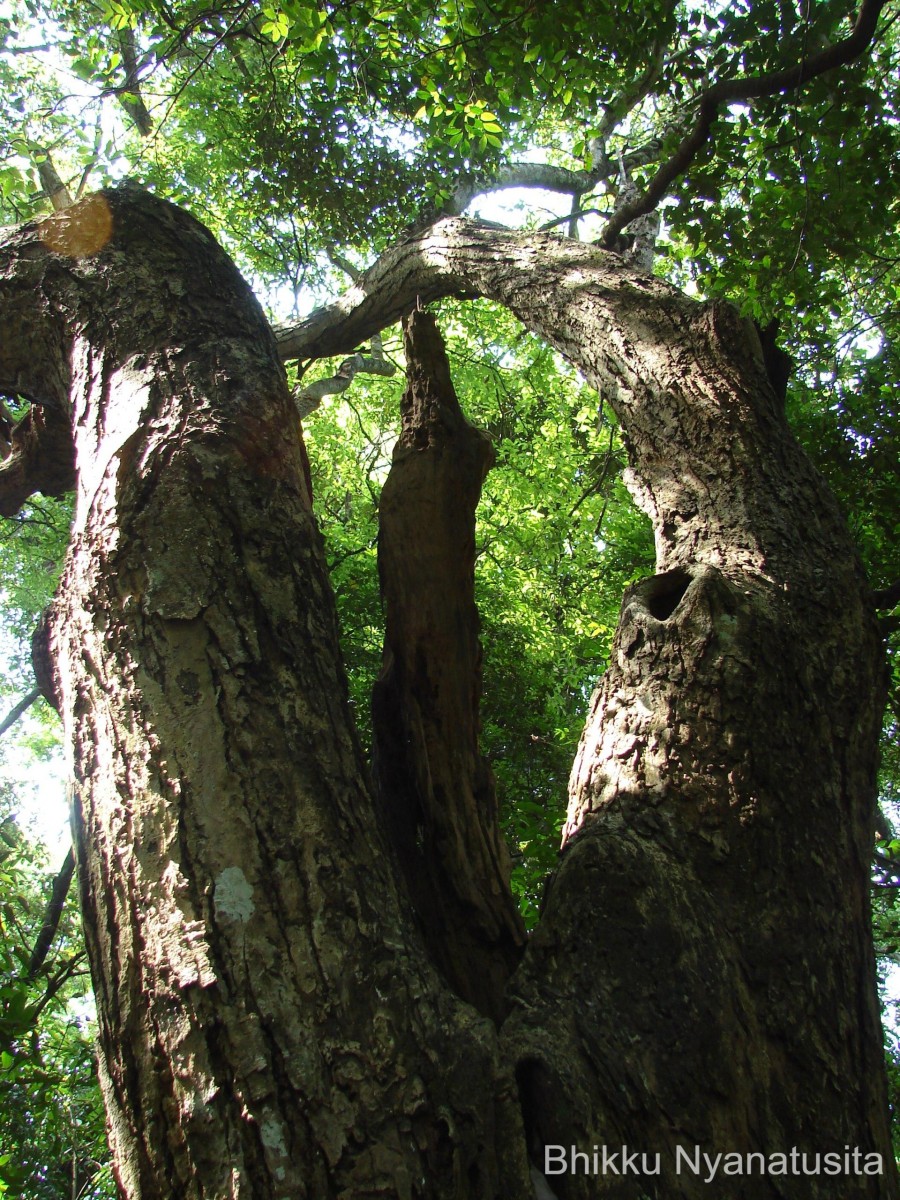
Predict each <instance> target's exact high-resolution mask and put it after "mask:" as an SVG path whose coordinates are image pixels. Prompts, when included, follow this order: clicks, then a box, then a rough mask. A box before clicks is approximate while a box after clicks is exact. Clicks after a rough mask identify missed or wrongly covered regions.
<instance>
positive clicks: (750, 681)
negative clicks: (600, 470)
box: [282, 221, 897, 1200]
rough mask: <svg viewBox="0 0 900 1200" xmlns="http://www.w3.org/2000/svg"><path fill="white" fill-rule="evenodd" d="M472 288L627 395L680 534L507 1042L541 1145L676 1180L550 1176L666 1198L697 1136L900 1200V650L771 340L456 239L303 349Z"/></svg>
mask: <svg viewBox="0 0 900 1200" xmlns="http://www.w3.org/2000/svg"><path fill="white" fill-rule="evenodd" d="M453 292H462V293H467V294H470V295H471V294H476V295H484V296H488V297H490V298H492V299H494V300H499V301H501V302H503V303H505V304H507V305H508V306H509V307H510V308H511V309H512V310H513V311H514V312H515V313H516V314H517V315H518V316H519V317H520V319H521V320H522V321H523V322H524V323H525V324H526V325H528V327H529V328H531V329H533V330H536V331H537V332H539V333H541V334H543V335H544V336H545V337H546V338H547V339H548V340H549V341H550V342H551V343H552V344H554V345H555V346H557V348H558V349H560V350H561V351H562V352H563V353H564V354H565V355H566V356H567V357H568V358H569V359H570V360H571V361H572V362H574V363H576V364H577V365H578V366H579V367H580V369H581V370H582V371H583V372H584V374H585V375H586V377H587V378H588V379H589V380H590V381H592V382H593V383H594V384H595V385H596V386H597V388H598V390H600V391H601V393H602V394H603V395H604V396H605V397H606V398H607V399H608V400H609V402H610V403H611V404H612V405H613V407H614V408H615V411H616V412H617V414H618V416H619V418H620V421H621V423H622V427H623V431H624V434H625V437H626V439H627V444H628V448H629V454H630V458H631V462H632V466H633V469H632V471H631V474H630V484H631V487H632V490H633V491H634V493H635V495H636V498H637V500H638V502H639V503H640V504H641V506H642V507H643V508H644V510H645V511H646V512H647V513H648V514H649V515H650V517H651V519H652V521H653V524H654V529H655V534H656V544H657V560H658V570H659V574H658V575H657V576H656V577H655V578H654V579H652V580H648V581H646V582H645V583H643V584H641V585H639V586H637V587H636V588H635V589H633V590H632V591H631V592H630V593H629V595H628V596H627V597H626V600H625V604H624V606H623V611H622V618H621V622H620V628H619V631H618V634H617V637H616V642H615V647H614V654H613V660H612V665H611V668H610V671H609V673H608V675H607V677H606V679H605V680H604V683H603V685H602V687H601V688H600V690H599V691H598V693H597V695H596V696H595V697H594V699H593V701H592V705H591V713H590V716H589V719H588V724H587V728H586V730H585V735H584V739H583V742H582V746H581V749H580V751H579V756H578V760H577V762H576V764H575V768H574V770H573V775H572V783H571V804H570V812H569V820H568V825H567V832H566V841H565V843H564V848H563V853H562V857H561V863H560V867H559V871H558V874H557V877H556V879H555V881H554V883H553V886H552V887H551V889H550V892H549V896H548V898H547V901H546V905H545V911H544V914H543V919H542V921H541V924H540V927H539V929H538V930H537V932H536V933H535V935H534V936H533V938H532V939H531V941H530V943H529V947H528V951H527V953H526V956H525V959H524V962H523V965H522V967H521V968H520V970H519V972H518V974H517V976H516V977H515V979H514V982H513V989H512V990H513V993H514V1000H516V1001H518V1003H517V1007H516V1010H515V1012H514V1013H513V1015H512V1016H511V1017H510V1019H509V1020H508V1021H507V1022H506V1024H505V1026H504V1030H503V1036H504V1045H505V1047H506V1050H507V1053H508V1054H509V1055H510V1056H511V1057H513V1058H514V1059H515V1060H516V1061H517V1063H518V1073H519V1080H520V1087H521V1091H522V1097H523V1104H524V1106H525V1111H526V1119H527V1123H528V1125H529V1137H530V1147H531V1150H532V1153H533V1154H534V1155H536V1156H538V1157H539V1156H540V1154H541V1152H542V1147H544V1146H546V1145H548V1144H549V1145H564V1146H566V1147H569V1146H571V1145H575V1146H577V1147H578V1148H579V1149H587V1150H590V1149H591V1147H592V1146H594V1145H601V1146H602V1145H604V1144H605V1145H611V1146H615V1147H619V1146H621V1145H623V1144H627V1145H629V1146H631V1147H632V1148H635V1147H636V1148H638V1149H640V1150H642V1151H644V1150H646V1151H647V1152H648V1153H650V1154H651V1155H652V1154H654V1153H659V1154H660V1156H661V1175H660V1177H659V1178H656V1179H652V1178H645V1179H636V1178H624V1177H623V1178H620V1179H619V1180H618V1181H616V1180H613V1179H610V1178H607V1179H605V1181H604V1180H600V1181H599V1182H598V1180H597V1179H596V1178H594V1177H593V1176H590V1177H584V1176H559V1177H555V1178H554V1180H553V1186H554V1190H555V1191H556V1192H557V1193H558V1195H559V1196H560V1197H576V1196H577V1197H581V1196H593V1195H596V1194H598V1189H599V1193H600V1194H606V1193H605V1192H604V1191H603V1188H604V1187H606V1188H608V1191H609V1194H611V1195H621V1196H629V1197H630V1196H634V1197H637V1196H639V1195H641V1194H649V1195H654V1196H656V1195H658V1196H660V1197H663V1196H664V1197H666V1198H667V1200H670V1198H672V1197H693V1196H698V1197H699V1196H701V1195H708V1188H709V1184H708V1183H706V1182H705V1181H704V1180H703V1179H697V1178H695V1177H692V1176H690V1175H689V1174H687V1173H685V1172H682V1174H681V1175H677V1174H676V1173H675V1147H676V1146H677V1145H679V1144H683V1145H685V1146H688V1147H691V1146H694V1145H699V1146H701V1147H703V1148H705V1149H707V1150H708V1151H709V1152H710V1153H711V1154H713V1155H715V1154H716V1153H718V1152H720V1151H721V1152H728V1151H737V1152H746V1151H748V1150H759V1151H763V1152H766V1153H773V1152H776V1151H785V1152H787V1151H789V1150H790V1149H791V1148H793V1147H798V1148H800V1149H803V1150H810V1151H815V1150H820V1151H821V1152H823V1153H824V1152H839V1153H842V1152H843V1150H844V1147H846V1146H849V1147H851V1149H853V1148H858V1149H859V1150H860V1151H861V1152H862V1153H866V1152H876V1153H879V1154H881V1155H882V1160H883V1165H884V1171H885V1174H884V1175H883V1176H879V1177H869V1176H862V1175H857V1174H852V1173H851V1174H849V1175H848V1174H845V1173H843V1172H841V1173H840V1175H839V1176H838V1177H831V1176H825V1175H823V1174H820V1175H818V1176H816V1177H792V1176H788V1177H775V1176H767V1177H765V1178H757V1179H755V1180H753V1181H752V1184H748V1185H747V1186H748V1188H749V1189H752V1190H748V1191H747V1193H746V1194H747V1195H750V1194H752V1195H753V1196H754V1197H760V1198H764V1197H769V1196H771V1197H773V1198H774V1197H776V1196H778V1197H784V1196H792V1197H793V1196H796V1197H826V1196H827V1197H842V1198H844V1197H849V1196H871V1197H875V1196H880V1197H884V1196H895V1195H896V1194H897V1191H896V1179H895V1175H894V1167H893V1160H892V1154H891V1147H890V1139H889V1134H888V1124H887V1109H886V1103H885V1097H884V1086H883V1076H882V1067H881V1057H882V1051H881V1040H880V1030H879V1024H878V1011H877V1002H876V994H875V978H874V963H873V953H872V946H871V936H870V930H869V900H868V865H869V859H870V851H871V846H872V828H873V820H874V811H875V809H874V797H875V776H874V769H875V762H876V755H877V750H876V746H877V734H878V728H879V724H880V718H881V712H882V708H883V687H884V677H883V672H884V668H883V648H882V645H881V642H880V638H879V636H878V630H877V627H876V624H875V620H874V612H873V608H872V603H871V594H870V592H869V589H868V587H867V584H866V581H865V579H864V578H863V573H862V571H861V568H860V566H859V562H858V559H857V556H856V553H855V550H854V547H853V545H852V542H851V539H850V536H849V534H848V532H847V530H846V527H845V525H844V522H843V520H842V518H841V516H840V514H839V512H838V511H837V508H836V505H835V503H834V500H833V498H832V497H831V496H830V494H829V493H828V490H827V488H826V487H825V485H824V483H823V481H822V480H821V479H820V478H819V477H818V476H817V475H816V473H815V471H814V470H813V469H812V467H811V465H810V463H809V461H808V459H807V458H806V457H805V455H804V454H803V453H802V451H801V450H800V448H799V446H798V445H797V443H796V441H795V440H794V438H793V437H792V435H791V433H790V430H789V428H788V426H787V423H786V421H785V417H784V413H783V410H782V407H781V404H780V401H779V398H778V397H777V396H776V395H775V393H774V391H773V390H772V387H771V385H770V382H769V379H768V376H767V373H766V367H765V362H764V359H763V355H762V352H761V347H760V343H759V338H758V335H757V334H756V331H755V330H754V329H753V328H752V326H751V325H750V323H749V322H744V321H742V320H740V319H739V318H738V316H737V314H736V313H735V312H734V311H733V310H732V309H730V308H729V307H728V306H727V305H722V304H706V305H702V304H698V303H696V302H693V301H691V300H689V299H687V298H686V297H683V296H681V295H680V294H678V293H677V292H675V291H674V290H673V289H671V288H669V287H667V286H666V285H664V284H662V283H660V282H658V281H654V280H649V279H636V278H634V277H632V276H630V275H629V273H628V272H627V270H625V269H624V268H623V267H622V266H621V265H619V264H618V263H616V261H615V260H614V259H613V258H612V256H610V255H606V254H603V253H602V252H600V251H598V250H596V249H595V248H592V247H585V246H581V245H574V244H572V243H571V242H563V241H558V240H556V239H553V238H550V237H544V238H541V237H534V236H525V235H517V234H511V233H508V232H502V231H500V230H498V229H495V228H491V227H488V226H484V225H480V224H476V223H472V222H459V221H446V222H442V223H441V224H440V225H439V226H438V227H436V228H435V229H434V230H433V231H432V232H431V234H429V235H428V236H425V237H420V238H418V239H411V240H409V241H408V242H407V243H405V244H404V245H403V246H400V247H398V248H397V249H396V250H394V251H392V252H391V253H389V254H388V255H386V256H384V258H383V259H382V260H380V262H379V263H378V264H377V265H376V267H375V268H374V269H373V270H372V271H370V272H369V273H368V275H367V276H365V277H363V279H361V280H360V281H359V284H358V286H357V288H356V289H354V292H353V294H352V295H350V296H348V297H347V298H346V299H345V301H344V302H343V303H342V304H340V305H337V306H334V307H333V308H332V309H330V310H323V311H321V312H319V313H317V314H313V316H312V317H311V318H310V319H309V320H308V321H307V322H305V323H304V324H303V325H301V326H299V327H296V328H295V329H293V330H291V331H285V332H284V334H283V337H282V350H283V352H288V351H293V350H294V349H296V347H297V346H298V345H299V346H303V347H304V348H303V351H302V352H303V353H305V354H309V353H310V346H311V345H315V346H325V345H328V346H329V347H331V345H332V344H334V345H335V346H336V347H337V348H338V349H339V348H340V347H341V343H342V341H343V338H344V337H345V335H346V334H347V331H348V330H352V333H350V334H349V336H350V337H351V338H352V339H357V340H358V339H360V338H362V337H364V336H366V335H367V333H368V332H371V329H370V322H372V321H373V320H376V322H377V318H376V314H377V313H379V312H380V318H381V319H390V318H391V316H392V315H393V314H392V311H391V310H392V308H393V306H394V305H400V304H402V303H404V302H406V301H407V300H408V299H409V298H410V296H414V295H417V294H418V295H420V296H422V297H423V298H434V297H436V296H438V295H441V294H447V293H453ZM330 352H334V350H331V349H330Z"/></svg>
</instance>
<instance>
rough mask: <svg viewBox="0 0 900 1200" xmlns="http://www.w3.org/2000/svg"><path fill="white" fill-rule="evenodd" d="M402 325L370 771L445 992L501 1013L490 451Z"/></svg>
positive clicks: (382, 525) (436, 363)
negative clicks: (485, 696) (489, 587)
mask: <svg viewBox="0 0 900 1200" xmlns="http://www.w3.org/2000/svg"><path fill="white" fill-rule="evenodd" d="M404 335H405V336H404V342H405V347H406V358H407V364H408V365H407V388H406V391H405V393H404V395H403V399H402V400H401V405H400V407H401V416H402V428H401V431H400V437H399V439H398V441H397V444H396V447H395V448H394V461H393V465H392V467H391V472H390V475H389V476H388V478H387V480H386V482H385V485H384V488H383V489H382V493H381V503H380V506H379V526H378V571H379V576H380V579H381V593H382V598H383V601H384V605H385V645H384V664H383V667H382V671H381V674H380V676H379V678H378V680H377V681H376V684H375V688H374V691H373V694H372V720H373V733H374V738H375V753H374V763H373V765H374V774H375V783H376V788H377V792H378V795H379V799H380V802H381V809H382V813H383V823H384V826H385V828H386V830H387V832H388V836H389V838H390V841H391V843H392V845H393V847H394V849H395V851H396V853H397V856H398V859H399V861H400V865H401V869H402V872H403V877H404V879H405V880H406V884H407V888H408V889H409V893H410V896H411V898H412V901H413V905H414V907H415V910H416V913H417V916H418V919H419V922H420V925H421V927H422V929H423V932H424V936H425V940H426V944H427V946H428V949H429V953H430V954H431V956H432V958H433V960H434V962H435V963H436V964H437V965H438V967H439V969H440V970H441V972H442V974H443V975H444V977H445V979H447V980H448V982H449V983H450V985H451V986H452V987H453V989H454V991H456V992H457V994H458V995H460V996H462V997H463V998H464V999H466V1000H468V1001H470V1003H472V1004H474V1005H475V1007H476V1008H477V1009H478V1010H479V1011H480V1012H483V1013H485V1014H486V1015H488V1016H491V1017H493V1018H494V1020H495V1021H497V1022H498V1023H499V1021H500V1020H501V1018H502V1017H503V1016H504V1015H505V1011H506V1005H505V996H504V991H505V987H506V983H507V981H508V979H509V976H510V975H511V974H512V971H513V969H514V968H515V967H516V965H517V964H518V962H519V959H520V958H521V952H522V947H523V945H524V942H525V931H524V927H523V925H522V918H521V916H520V915H519V912H518V909H517V908H516V904H515V901H514V899H513V896H512V893H511V892H510V888H509V871H510V863H509V857H508V854H507V851H506V847H505V845H504V843H503V838H502V836H501V834H500V829H499V825H498V823H497V799H496V794H495V788H494V779H493V775H492V772H491V768H490V764H489V763H488V761H487V759H485V758H484V757H483V756H482V754H481V752H480V750H479V748H478V734H479V721H478V709H479V700H480V696H481V642H480V641H479V637H478V630H479V621H478V610H477V609H476V607H475V508H476V506H477V504H478V498H479V496H480V495H481V485H482V483H483V482H484V478H485V475H486V474H487V472H488V471H489V469H490V468H491V467H492V466H493V463H494V450H493V447H492V446H491V441H490V438H489V437H488V436H487V434H485V433H482V432H481V431H479V430H477V429H475V428H474V427H473V426H472V425H470V424H469V423H468V422H467V421H466V419H465V417H464V416H463V414H462V411H461V409H460V407H459V401H458V400H457V398H456V393H455V391H454V389H453V383H452V381H451V379H450V368H449V364H448V362H447V355H446V353H445V350H444V344H443V341H442V339H441V335H440V333H439V332H438V329H437V325H436V324H435V321H434V318H433V317H432V316H431V315H430V314H429V313H426V312H421V311H419V310H415V311H413V313H412V315H411V316H410V317H409V318H408V320H407V321H405V322H404Z"/></svg>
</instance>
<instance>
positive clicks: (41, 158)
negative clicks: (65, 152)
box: [35, 148, 72, 212]
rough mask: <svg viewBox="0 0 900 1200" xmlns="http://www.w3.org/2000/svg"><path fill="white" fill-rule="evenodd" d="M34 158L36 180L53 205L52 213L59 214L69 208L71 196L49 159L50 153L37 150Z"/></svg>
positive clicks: (51, 160)
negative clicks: (38, 180)
mask: <svg viewBox="0 0 900 1200" xmlns="http://www.w3.org/2000/svg"><path fill="white" fill-rule="evenodd" d="M35 157H36V161H37V173H38V178H39V179H40V181H41V187H42V188H43V189H44V194H45V195H46V197H47V199H48V200H49V201H50V203H51V204H52V205H53V211H54V212H60V211H61V210H62V209H64V208H69V207H70V205H71V204H72V195H71V193H70V192H69V189H68V188H67V187H66V185H65V184H64V183H63V181H62V179H60V177H59V173H58V172H57V170H56V167H55V166H54V165H53V159H52V158H51V157H50V151H49V150H44V149H40V148H39V149H38V150H37V152H36V155H35Z"/></svg>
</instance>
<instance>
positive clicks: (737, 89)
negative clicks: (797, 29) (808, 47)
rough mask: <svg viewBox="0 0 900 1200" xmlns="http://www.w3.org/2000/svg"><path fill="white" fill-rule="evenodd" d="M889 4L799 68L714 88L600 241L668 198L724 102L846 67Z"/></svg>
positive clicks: (874, 8)
mask: <svg viewBox="0 0 900 1200" xmlns="http://www.w3.org/2000/svg"><path fill="white" fill-rule="evenodd" d="M885 2H886V0H863V3H862V4H861V6H860V9H859V13H858V14H857V18H856V24H855V25H854V27H853V32H852V33H851V34H850V36H849V37H846V38H844V40H843V41H840V42H836V43H835V44H834V45H833V46H828V47H827V48H826V49H825V50H822V51H821V52H820V53H818V54H816V55H814V56H813V57H812V58H809V59H806V58H804V59H802V60H801V61H800V62H799V63H797V64H796V66H793V67H788V68H787V69H786V70H784V71H772V72H769V73H768V74H765V75H756V76H750V77H749V78H744V79H725V80H722V81H721V82H720V83H716V84H713V86H712V87H710V88H707V89H706V91H705V92H703V93H702V94H701V95H700V98H699V101H698V112H697V119H696V121H695V122H694V125H693V127H692V128H691V130H690V131H689V132H688V133H687V134H686V136H685V137H684V138H683V139H682V141H681V143H680V145H679V146H678V148H677V149H676V151H675V153H674V154H673V155H672V156H671V158H669V159H668V160H667V161H666V162H664V163H663V165H662V166H661V167H660V168H659V170H658V171H657V172H656V174H655V175H654V177H653V179H652V180H651V181H650V184H649V185H648V187H647V190H646V191H645V192H644V193H643V195H642V196H640V197H638V198H636V199H635V200H633V201H632V202H631V203H629V204H626V205H623V206H622V207H621V208H620V209H618V210H617V211H616V213H615V214H614V215H613V217H612V218H611V220H610V222H609V224H608V225H607V227H606V230H605V232H604V234H603V237H602V239H601V244H602V245H603V246H605V247H606V248H607V249H611V248H612V247H613V246H615V242H616V238H617V236H618V235H619V234H620V233H621V231H622V230H623V229H624V228H625V226H626V225H629V224H630V223H631V222H632V221H635V220H637V218H638V217H642V216H645V215H647V214H648V213H651V212H653V210H654V209H655V208H656V206H657V205H658V204H659V203H660V201H661V200H663V199H664V198H665V197H666V195H668V192H669V189H670V187H671V185H672V184H673V183H674V182H675V180H676V179H678V177H679V176H680V175H682V174H684V172H685V171H686V170H687V168H688V167H689V166H690V164H691V163H692V162H693V161H694V159H695V158H696V156H697V153H698V151H699V150H700V149H701V148H702V147H703V146H704V145H706V143H707V142H708V141H709V139H710V137H711V136H712V129H713V126H714V124H715V122H716V120H717V118H718V116H719V110H720V109H721V107H722V105H723V104H734V103H737V102H739V101H741V100H759V99H762V98H763V97H765V96H777V95H780V94H782V93H784V92H792V91H795V90H796V89H797V88H799V87H801V86H802V85H803V84H804V83H808V82H809V81H810V80H811V79H815V78H816V77H817V76H818V75H824V74H825V73H826V72H827V71H833V70H835V69H836V68H837V67H843V66H846V65H847V63H850V62H852V61H853V60H854V59H856V58H859V56H860V55H861V54H863V53H864V52H865V51H866V50H867V49H868V47H869V45H870V44H871V42H872V39H873V37H874V36H875V28H876V25H877V23H878V17H879V15H880V13H881V10H882V8H884V5H885Z"/></svg>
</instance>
